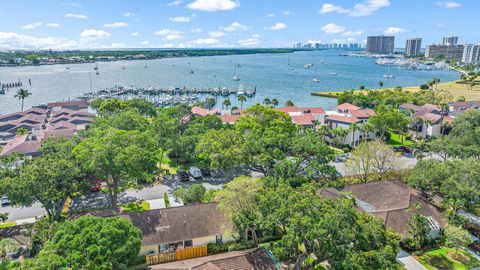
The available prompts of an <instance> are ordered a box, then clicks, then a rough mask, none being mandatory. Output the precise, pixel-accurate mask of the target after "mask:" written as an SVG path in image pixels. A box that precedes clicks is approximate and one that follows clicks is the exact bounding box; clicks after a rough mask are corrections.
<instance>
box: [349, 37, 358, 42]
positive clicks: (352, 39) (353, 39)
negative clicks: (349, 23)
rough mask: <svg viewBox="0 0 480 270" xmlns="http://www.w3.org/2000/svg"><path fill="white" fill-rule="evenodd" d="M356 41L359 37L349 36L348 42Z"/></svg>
mask: <svg viewBox="0 0 480 270" xmlns="http://www.w3.org/2000/svg"><path fill="white" fill-rule="evenodd" d="M355 41H357V39H356V38H354V37H349V38H347V42H355Z"/></svg>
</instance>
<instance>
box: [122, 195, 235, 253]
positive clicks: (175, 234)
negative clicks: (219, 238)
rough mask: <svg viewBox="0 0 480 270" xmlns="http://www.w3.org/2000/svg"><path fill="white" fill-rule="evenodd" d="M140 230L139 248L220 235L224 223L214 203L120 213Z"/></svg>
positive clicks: (224, 220)
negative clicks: (140, 244)
mask: <svg viewBox="0 0 480 270" xmlns="http://www.w3.org/2000/svg"><path fill="white" fill-rule="evenodd" d="M120 216H121V217H124V218H126V219H128V220H130V221H131V222H132V224H133V225H134V226H136V227H138V228H139V229H140V230H142V233H143V239H142V245H143V246H147V245H159V244H162V243H171V242H178V241H185V240H191V239H194V238H199V237H206V236H214V235H221V234H223V232H224V230H225V229H226V226H227V227H228V224H227V221H226V219H225V217H224V216H223V214H222V213H220V211H218V210H217V204H216V203H206V204H194V205H186V206H179V207H171V208H164V209H155V210H149V211H143V212H138V213H128V214H122V215H120Z"/></svg>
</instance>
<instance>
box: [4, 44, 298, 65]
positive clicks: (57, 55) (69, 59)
mask: <svg viewBox="0 0 480 270" xmlns="http://www.w3.org/2000/svg"><path fill="white" fill-rule="evenodd" d="M296 51H305V50H304V49H287V48H285V49H282V48H279V49H274V48H272V49H195V50H193V49H184V50H183V49H182V50H180V49H171V50H134V51H62V52H48V51H41V52H33V51H31V52H27V51H26V52H10V53H9V52H0V67H22V66H51V65H66V64H88V63H95V62H116V61H139V60H143V61H147V60H157V59H166V58H184V57H203V56H229V55H247V54H249V55H251V54H263V53H293V52H296ZM14 59H15V60H14ZM18 59H22V60H21V61H19V62H12V61H16V60H18ZM28 59H33V60H28Z"/></svg>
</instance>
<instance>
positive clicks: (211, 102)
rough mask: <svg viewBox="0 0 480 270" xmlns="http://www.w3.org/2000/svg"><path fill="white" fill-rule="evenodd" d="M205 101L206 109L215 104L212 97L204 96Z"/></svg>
mask: <svg viewBox="0 0 480 270" xmlns="http://www.w3.org/2000/svg"><path fill="white" fill-rule="evenodd" d="M205 103H206V105H207V106H208V109H209V110H211V109H212V107H213V105H215V99H214V98H212V97H209V98H206V99H205Z"/></svg>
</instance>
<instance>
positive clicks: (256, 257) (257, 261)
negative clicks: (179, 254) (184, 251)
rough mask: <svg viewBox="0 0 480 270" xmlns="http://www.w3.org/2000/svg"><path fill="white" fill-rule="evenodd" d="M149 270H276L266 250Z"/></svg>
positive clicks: (233, 253) (156, 266)
mask: <svg viewBox="0 0 480 270" xmlns="http://www.w3.org/2000/svg"><path fill="white" fill-rule="evenodd" d="M149 268H150V269H151V270H233V269H234V270H252V269H255V270H278V269H280V268H279V267H278V266H277V263H276V259H275V258H274V257H273V255H272V254H271V253H270V252H268V251H267V250H266V249H263V248H259V249H249V250H241V251H233V252H228V253H221V254H216V255H210V256H205V257H199V258H194V259H189V260H184V261H176V262H170V263H163V264H158V265H153V266H150V267H149Z"/></svg>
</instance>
